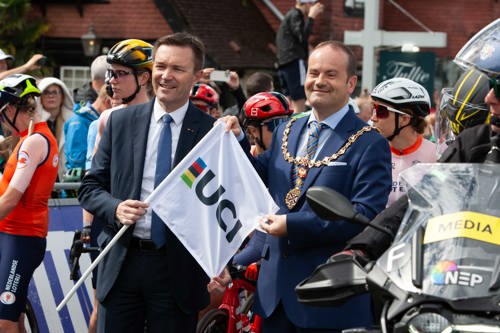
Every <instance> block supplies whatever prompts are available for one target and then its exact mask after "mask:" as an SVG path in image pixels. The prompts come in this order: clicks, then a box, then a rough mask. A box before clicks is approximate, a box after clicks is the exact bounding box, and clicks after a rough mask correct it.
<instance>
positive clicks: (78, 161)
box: [64, 103, 99, 170]
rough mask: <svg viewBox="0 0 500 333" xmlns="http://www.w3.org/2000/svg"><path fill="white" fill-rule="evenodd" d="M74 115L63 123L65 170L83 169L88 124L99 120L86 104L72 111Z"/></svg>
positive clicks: (95, 112) (96, 113) (90, 106)
mask: <svg viewBox="0 0 500 333" xmlns="http://www.w3.org/2000/svg"><path fill="white" fill-rule="evenodd" d="M74 113H75V114H74V115H72V116H71V118H69V119H68V120H67V121H66V122H65V123H64V135H65V137H66V142H65V143H64V155H65V156H66V170H69V169H72V168H82V169H85V159H86V157H87V132H88V130H89V126H90V123H92V121H94V120H96V119H97V118H99V113H98V112H97V111H96V110H95V109H94V108H93V107H92V105H91V104H90V103H87V105H85V106H84V107H81V108H79V109H76V110H74Z"/></svg>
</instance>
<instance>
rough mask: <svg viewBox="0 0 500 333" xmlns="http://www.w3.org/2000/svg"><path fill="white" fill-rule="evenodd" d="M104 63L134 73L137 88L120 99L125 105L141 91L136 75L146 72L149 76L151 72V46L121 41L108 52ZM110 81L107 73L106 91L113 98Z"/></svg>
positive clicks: (140, 41) (138, 42) (139, 41)
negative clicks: (131, 70) (130, 70)
mask: <svg viewBox="0 0 500 333" xmlns="http://www.w3.org/2000/svg"><path fill="white" fill-rule="evenodd" d="M106 61H107V62H108V63H109V64H119V65H122V66H125V67H129V68H131V69H133V71H134V77H135V82H136V85H137V88H136V90H135V92H134V93H133V94H132V95H130V96H129V97H125V98H122V102H123V103H125V104H127V103H129V102H130V101H132V100H133V99H134V98H135V96H136V95H137V93H138V92H139V90H140V89H141V86H140V85H139V80H138V79H137V73H141V72H144V71H148V72H149V73H150V74H151V72H152V70H153V45H151V44H149V43H147V42H145V41H143V40H140V39H126V40H123V41H121V42H118V43H116V44H115V45H113V47H112V48H111V49H110V50H109V52H108V55H107V57H106ZM110 80H111V75H110V74H109V72H107V74H106V90H107V92H108V94H109V95H110V96H111V97H113V89H112V88H111V84H110V83H109V81H110Z"/></svg>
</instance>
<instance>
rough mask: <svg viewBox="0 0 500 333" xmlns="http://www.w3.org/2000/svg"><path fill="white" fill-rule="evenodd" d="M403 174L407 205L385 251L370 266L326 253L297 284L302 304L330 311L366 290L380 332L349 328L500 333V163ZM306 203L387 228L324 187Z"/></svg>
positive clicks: (420, 168)
mask: <svg viewBox="0 0 500 333" xmlns="http://www.w3.org/2000/svg"><path fill="white" fill-rule="evenodd" d="M401 176H402V178H403V180H404V181H405V182H406V184H407V188H408V191H407V194H408V202H409V206H408V209H407V211H406V213H405V215H404V218H403V220H402V221H401V225H400V227H399V229H398V231H397V233H396V235H395V237H394V241H393V243H392V244H391V246H390V247H389V248H388V249H387V250H386V251H385V252H384V254H383V255H382V256H381V257H380V258H379V259H378V260H376V261H375V262H370V263H368V264H363V263H361V262H360V261H359V260H357V259H356V257H355V256H349V258H348V259H345V260H332V259H333V258H334V257H335V256H332V257H331V258H330V259H329V261H327V262H326V263H325V264H323V265H320V266H319V267H318V268H317V269H316V270H315V271H314V272H313V273H312V275H311V276H310V277H309V278H307V279H306V280H304V281H302V282H301V283H300V284H299V285H298V286H297V288H296V292H297V296H298V300H299V302H302V303H305V304H311V305H316V306H336V305H338V304H341V303H342V302H343V301H345V300H347V299H348V298H349V297H352V296H353V295H358V294H361V293H366V292H370V293H371V294H372V296H373V299H374V300H378V301H379V302H380V303H381V304H382V306H381V311H380V322H379V325H380V326H379V327H377V328H376V330H375V331H373V330H372V329H373V328H372V329H355V330H346V331H345V332H348V331H349V332H384V333H386V332H394V333H402V332H412V333H456V332H483V333H486V332H500V290H499V288H500V186H499V183H500V168H499V167H498V164H496V165H495V164H489V165H488V164H438V163H436V164H417V165H415V166H413V167H411V168H409V169H407V170H405V171H404V172H403V173H402V175H401ZM307 200H308V203H309V204H310V205H311V207H312V208H313V209H314V210H315V212H316V213H317V214H318V215H319V216H320V217H322V218H324V219H328V220H339V219H343V220H349V221H352V222H355V223H361V224H365V225H368V226H370V227H374V228H378V229H379V230H380V229H381V231H382V232H386V233H387V232H389V231H387V230H385V229H383V228H381V227H380V226H377V225H374V224H371V223H370V222H369V221H368V219H367V218H366V217H364V216H361V215H360V214H358V213H356V211H354V208H353V206H352V205H351V203H350V202H349V201H348V200H347V199H346V198H345V197H343V196H342V195H341V194H339V193H338V192H335V191H333V190H331V189H329V188H324V187H313V188H311V189H310V190H309V191H308V193H307Z"/></svg>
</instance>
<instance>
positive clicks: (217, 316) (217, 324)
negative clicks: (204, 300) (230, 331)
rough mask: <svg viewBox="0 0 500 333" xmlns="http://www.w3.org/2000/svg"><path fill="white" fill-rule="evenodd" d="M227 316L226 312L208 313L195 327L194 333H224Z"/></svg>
mask: <svg viewBox="0 0 500 333" xmlns="http://www.w3.org/2000/svg"><path fill="white" fill-rule="evenodd" d="M228 321H229V315H228V313H227V311H226V310H223V309H212V310H210V311H208V312H207V313H206V314H205V315H204V316H203V318H201V320H200V321H199V322H198V325H197V326H196V333H226V332H227V323H228Z"/></svg>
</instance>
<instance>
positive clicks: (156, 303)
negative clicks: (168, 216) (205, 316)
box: [97, 248, 198, 333]
mask: <svg viewBox="0 0 500 333" xmlns="http://www.w3.org/2000/svg"><path fill="white" fill-rule="evenodd" d="M169 274H175V267H170V268H169V267H167V263H166V255H165V250H164V249H163V250H140V249H136V248H130V249H129V250H128V253H127V257H126V259H125V261H124V263H123V266H122V269H121V272H120V274H119V276H118V279H117V281H116V282H115V284H114V286H113V288H112V289H111V291H110V293H109V295H108V296H107V297H106V299H105V300H104V302H102V303H101V304H100V305H99V309H98V319H97V331H98V332H99V333H115V332H130V333H136V332H137V333H139V332H140V333H143V332H144V327H145V325H147V332H148V333H179V332H186V333H190V332H193V333H194V332H195V331H196V323H197V315H198V314H197V313H185V312H183V311H182V310H181V309H180V308H179V306H178V305H177V304H176V302H175V299H174V297H173V296H172V292H171V291H172V289H173V288H175V287H176V286H172V285H170V284H169V280H170V279H169V278H168V277H169ZM99 278H102V277H101V276H100V277H99Z"/></svg>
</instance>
